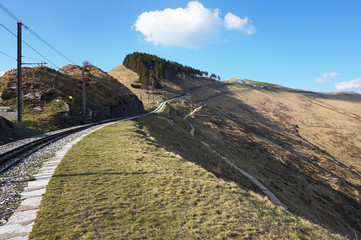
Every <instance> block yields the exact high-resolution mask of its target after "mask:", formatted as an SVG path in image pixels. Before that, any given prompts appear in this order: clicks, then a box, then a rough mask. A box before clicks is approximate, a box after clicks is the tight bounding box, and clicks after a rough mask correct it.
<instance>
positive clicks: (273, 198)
mask: <svg viewBox="0 0 361 240" xmlns="http://www.w3.org/2000/svg"><path fill="white" fill-rule="evenodd" d="M202 107H203V105H201V106H199V107H197V108H196V109H194V110H193V111H192V112H191V113H189V114H187V115H186V116H185V117H184V118H183V120H185V121H186V122H187V123H188V124H189V126H190V127H191V130H190V131H189V133H190V134H191V135H192V136H194V131H195V128H194V126H193V125H192V123H190V122H189V121H188V120H187V118H188V117H189V116H191V115H193V114H194V113H195V112H197V111H198V110H200V109H201V108H202ZM200 142H201V143H202V144H203V145H204V146H206V147H207V148H209V149H210V150H211V151H212V152H214V153H215V154H216V155H217V156H218V157H219V158H221V159H222V160H223V161H225V162H226V163H228V164H229V165H230V166H231V167H233V168H234V169H235V170H237V171H238V172H240V173H241V174H243V175H244V176H245V177H247V178H248V179H249V180H251V182H252V183H254V184H255V185H256V186H257V187H258V188H259V189H260V190H261V191H262V192H263V193H264V194H265V195H266V196H267V197H268V199H269V200H270V201H271V202H273V203H274V204H276V205H277V206H280V207H283V208H285V209H288V207H287V205H286V204H284V203H282V202H281V201H280V200H279V199H278V198H277V197H276V196H275V195H274V194H273V193H272V192H271V191H270V190H269V189H268V188H267V187H266V186H264V185H263V184H262V183H261V182H260V181H258V180H257V179H256V178H255V177H253V176H252V175H251V174H249V173H247V172H246V171H244V170H243V169H241V168H239V167H238V166H237V165H236V164H234V163H233V162H232V161H231V160H229V159H228V158H226V157H224V156H222V155H221V154H219V153H218V152H217V151H216V150H214V149H213V148H212V147H211V146H210V145H209V144H208V143H206V142H203V141H200Z"/></svg>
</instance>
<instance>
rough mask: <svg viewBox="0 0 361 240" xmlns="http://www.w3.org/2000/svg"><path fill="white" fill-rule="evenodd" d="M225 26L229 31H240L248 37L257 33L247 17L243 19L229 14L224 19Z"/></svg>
mask: <svg viewBox="0 0 361 240" xmlns="http://www.w3.org/2000/svg"><path fill="white" fill-rule="evenodd" d="M224 25H225V27H226V29H227V30H238V31H242V32H244V33H246V34H248V35H251V34H253V33H255V31H256V30H255V29H254V27H253V25H252V23H251V22H250V21H249V20H248V18H247V17H245V18H244V19H242V18H240V17H237V16H236V15H234V14H232V13H227V15H226V16H225V17H224Z"/></svg>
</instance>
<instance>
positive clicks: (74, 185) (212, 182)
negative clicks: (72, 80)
mask: <svg viewBox="0 0 361 240" xmlns="http://www.w3.org/2000/svg"><path fill="white" fill-rule="evenodd" d="M148 118H155V117H153V116H151V117H148ZM30 238H31V239H247V238H248V239H280V238H281V239H282V238H283V239H339V237H338V236H336V235H332V234H330V233H329V232H328V231H327V230H324V229H322V228H321V227H319V226H317V225H314V224H311V223H309V222H308V221H306V220H303V219H301V218H298V217H295V216H294V215H292V214H290V213H288V212H287V211H285V210H283V209H280V208H277V207H275V206H273V205H272V204H271V203H270V202H269V201H268V200H266V199H264V197H262V196H260V195H258V194H255V193H253V192H250V191H246V190H243V189H242V188H240V187H239V186H237V185H236V184H234V183H232V182H226V181H224V180H222V179H219V178H216V177H215V176H214V175H213V174H211V173H209V172H207V171H206V170H204V169H203V168H201V167H199V166H197V165H195V164H194V163H191V162H189V161H185V160H184V159H182V158H181V157H179V156H178V155H175V154H173V153H170V152H167V151H165V150H164V149H163V148H161V147H159V146H158V145H157V144H156V143H155V141H154V139H153V138H152V137H150V136H149V133H148V131H147V130H146V129H145V127H144V125H143V124H142V123H139V122H134V121H128V122H124V123H119V124H114V125H111V126H108V127H105V128H103V129H101V130H99V131H97V132H95V133H93V134H91V135H89V136H87V137H86V138H84V139H83V140H82V141H80V142H79V143H78V144H76V145H75V146H74V147H73V148H72V149H71V150H70V151H69V152H68V153H67V155H66V156H65V158H64V159H63V160H62V162H61V163H60V165H59V166H58V168H57V170H56V172H55V175H54V177H53V178H52V179H51V181H50V183H49V185H48V187H47V191H46V193H45V195H44V197H43V200H42V203H41V206H40V210H39V212H38V215H37V219H36V222H35V225H34V228H33V231H32V233H31V235H30Z"/></svg>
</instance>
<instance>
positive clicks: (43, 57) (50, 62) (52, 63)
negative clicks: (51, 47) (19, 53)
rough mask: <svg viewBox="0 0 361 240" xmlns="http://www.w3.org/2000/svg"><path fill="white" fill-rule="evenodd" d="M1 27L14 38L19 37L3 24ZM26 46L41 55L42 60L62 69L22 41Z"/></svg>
mask: <svg viewBox="0 0 361 240" xmlns="http://www.w3.org/2000/svg"><path fill="white" fill-rule="evenodd" d="M0 25H1V26H2V27H3V28H5V29H6V30H7V31H8V32H10V33H11V34H12V35H13V36H15V37H17V35H16V34H15V33H13V32H12V31H11V30H10V29H8V28H7V27H5V26H4V25H3V24H1V23H0ZM21 41H22V42H23V43H24V44H25V45H26V46H28V47H29V48H30V49H32V50H33V51H34V52H36V53H37V54H39V55H40V56H41V57H42V58H44V59H45V60H46V61H48V62H49V63H51V64H52V65H53V66H54V67H55V68H57V69H60V68H59V67H58V66H56V65H55V64H54V63H53V62H52V61H50V60H49V59H48V58H47V57H45V56H44V55H43V54H41V53H39V52H38V51H37V50H36V49H35V48H33V47H32V46H30V45H29V44H28V43H27V42H25V41H24V40H21Z"/></svg>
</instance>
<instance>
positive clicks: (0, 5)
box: [0, 3, 21, 22]
mask: <svg viewBox="0 0 361 240" xmlns="http://www.w3.org/2000/svg"><path fill="white" fill-rule="evenodd" d="M0 7H1V8H2V9H3V10H4V11H5V12H6V13H7V14H9V15H10V17H12V18H13V19H14V20H15V21H17V22H21V21H20V19H19V18H17V17H16V16H15V15H14V14H13V13H12V12H10V11H9V10H8V9H7V8H6V7H5V6H4V5H2V4H1V3H0Z"/></svg>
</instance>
